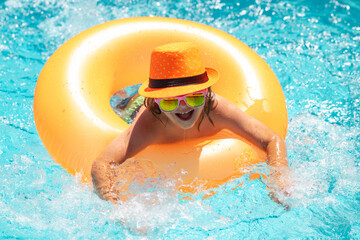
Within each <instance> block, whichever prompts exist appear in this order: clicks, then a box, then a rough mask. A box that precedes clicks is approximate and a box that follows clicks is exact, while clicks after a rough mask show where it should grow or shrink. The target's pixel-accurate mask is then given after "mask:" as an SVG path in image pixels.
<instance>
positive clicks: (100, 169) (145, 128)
mask: <svg viewBox="0 0 360 240" xmlns="http://www.w3.org/2000/svg"><path fill="white" fill-rule="evenodd" d="M154 126H155V127H154ZM155 128H156V124H155V123H154V120H153V116H152V115H151V113H149V112H148V111H146V110H145V111H144V109H142V110H141V112H140V113H139V117H138V118H137V119H135V121H134V123H133V124H132V125H131V126H130V127H129V128H128V129H127V130H126V131H124V132H123V133H122V134H120V135H119V136H117V137H116V138H115V139H114V140H113V141H112V142H111V143H110V144H109V145H108V146H107V147H106V148H105V150H104V151H103V152H102V153H101V154H100V156H99V157H98V158H97V159H96V160H95V161H94V163H93V165H92V169H91V175H92V179H93V183H94V187H95V190H96V192H97V193H98V194H99V196H100V197H101V198H103V199H105V200H107V201H112V202H113V203H116V201H117V195H116V194H114V193H113V190H114V187H115V183H116V178H117V177H118V176H117V174H116V168H117V167H118V166H119V165H120V164H122V163H123V162H125V160H126V159H128V158H130V157H132V156H134V155H135V154H136V153H138V152H139V151H141V150H142V149H144V148H145V147H146V146H148V145H150V144H152V143H154V142H155V141H156V140H157V134H156V131H155ZM144 133H146V134H144Z"/></svg>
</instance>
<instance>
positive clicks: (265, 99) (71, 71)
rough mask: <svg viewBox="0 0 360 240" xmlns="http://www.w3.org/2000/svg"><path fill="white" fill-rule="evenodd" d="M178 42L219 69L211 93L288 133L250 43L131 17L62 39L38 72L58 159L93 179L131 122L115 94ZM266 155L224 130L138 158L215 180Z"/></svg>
mask: <svg viewBox="0 0 360 240" xmlns="http://www.w3.org/2000/svg"><path fill="white" fill-rule="evenodd" d="M179 41H192V42H195V43H197V44H198V45H199V47H200V51H201V52H202V54H203V59H204V63H205V66H209V67H212V68H215V69H217V70H218V71H219V73H220V79H219V81H218V82H217V83H216V84H215V85H213V87H212V89H213V91H214V92H216V93H217V94H219V95H221V96H223V97H225V98H227V99H228V100H230V101H231V102H232V103H234V104H235V105H237V106H238V107H239V108H240V109H242V110H243V111H244V112H245V113H247V114H249V115H251V116H253V117H255V118H257V119H258V120H260V121H261V122H263V123H264V124H266V125H267V126H268V127H270V128H271V129H272V130H274V131H275V132H277V133H278V134H280V135H281V136H282V137H283V138H285V136H286V131H287V111H286V104H285V98H284V94H283V92H282V89H281V86H280V84H279V82H278V80H277V79H276V77H275V75H274V73H273V71H272V70H271V69H270V67H269V66H268V65H267V64H266V62H265V61H264V60H263V59H261V57H260V56H259V55H257V54H256V53H255V52H254V51H253V50H251V49H250V48H249V47H248V46H246V45H245V44H244V43H242V42H241V41H239V40H238V39H236V38H235V37H233V36H231V35H229V34H227V33H225V32H222V31H220V30H218V29H215V28H212V27H209V26H206V25H202V24H199V23H194V22H190V21H186V20H179V19H170V18H157V17H140V18H129V19H123V20H116V21H111V22H107V23H104V24H101V25H98V26H95V27H92V28H90V29H88V30H86V31H84V32H82V33H80V34H78V35H77V36H75V37H74V38H72V39H70V40H69V41H67V42H66V43H65V44H64V45H62V46H61V47H60V48H59V49H58V50H57V51H56V52H55V53H54V54H53V55H52V56H51V57H50V59H49V60H48V62H47V63H46V65H45V66H44V68H43V70H42V71H41V73H40V75H39V78H38V82H37V85H36V89H35V97H34V118H35V124H36V128H37V130H38V133H39V136H40V138H41V140H42V141H43V143H44V145H45V147H46V149H47V150H48V152H49V153H50V156H51V157H52V158H53V159H54V161H55V162H57V163H59V164H61V166H62V167H64V168H65V169H66V170H67V171H68V172H69V173H71V174H73V175H75V174H78V173H79V174H81V176H82V180H83V181H85V182H90V181H91V174H90V172H91V166H92V163H93V161H94V160H95V159H96V157H97V156H98V155H99V154H100V153H101V152H102V150H103V149H104V148H105V146H107V145H108V144H109V143H110V142H111V141H112V140H113V139H114V138H115V137H116V136H117V135H119V134H120V133H121V132H122V131H124V130H125V129H126V128H128V126H129V125H128V124H127V123H125V122H124V121H123V120H122V119H120V118H119V117H118V116H117V115H116V114H115V113H114V111H113V110H112V108H111V106H110V104H109V101H110V98H111V96H112V95H113V94H114V93H115V92H116V91H118V90H119V89H122V88H124V87H127V86H130V85H134V84H139V83H141V82H143V80H144V79H146V78H147V77H148V74H149V63H150V54H151V50H152V49H153V48H155V47H157V46H160V45H163V44H166V43H171V42H179ZM144 134H146V133H144ZM179 144H180V145H181V146H179ZM265 157H266V155H265V153H264V152H263V151H262V150H260V149H258V148H257V147H255V146H254V145H252V144H251V143H249V142H246V140H244V139H240V138H239V137H238V136H236V135H234V134H232V133H230V132H227V131H226V130H225V131H223V132H221V133H219V134H217V135H215V136H213V137H211V138H207V139H195V140H191V141H190V140H189V141H188V140H186V141H184V142H182V143H177V144H171V145H170V144H169V145H158V146H149V147H148V148H146V149H145V150H144V151H142V152H140V153H139V154H138V155H137V156H135V158H141V159H148V160H149V159H150V160H151V161H152V163H154V164H155V165H156V167H157V169H160V170H161V169H167V170H169V168H168V166H169V165H172V167H171V169H170V170H169V171H170V172H172V174H177V173H178V172H180V171H185V172H186V173H187V174H185V175H184V178H186V179H187V180H190V179H194V178H195V179H198V180H199V181H201V180H208V181H212V182H213V183H215V184H218V183H223V182H224V181H227V180H228V179H229V178H230V177H233V176H237V175H238V174H239V170H240V169H242V168H244V167H249V166H251V165H252V164H254V163H258V162H264V161H265ZM174 163H175V164H174ZM170 175H171V174H170ZM186 179H185V180H186Z"/></svg>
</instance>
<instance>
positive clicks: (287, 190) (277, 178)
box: [266, 169, 292, 210]
mask: <svg viewBox="0 0 360 240" xmlns="http://www.w3.org/2000/svg"><path fill="white" fill-rule="evenodd" d="M266 182H267V184H266V185H267V187H268V188H269V189H270V193H269V196H270V198H271V199H272V200H273V201H274V202H276V203H278V204H280V205H282V206H284V207H285V209H286V210H290V206H289V205H288V204H287V203H286V199H287V198H288V197H290V196H291V194H292V191H291V188H292V182H291V179H290V171H289V170H288V169H276V170H272V173H271V175H270V176H268V178H267V179H266Z"/></svg>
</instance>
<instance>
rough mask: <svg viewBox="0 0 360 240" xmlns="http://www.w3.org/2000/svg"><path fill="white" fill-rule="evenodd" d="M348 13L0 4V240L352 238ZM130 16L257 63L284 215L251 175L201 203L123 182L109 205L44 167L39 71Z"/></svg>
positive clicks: (356, 75) (354, 95) (200, 5)
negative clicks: (272, 107) (284, 113)
mask: <svg viewBox="0 0 360 240" xmlns="http://www.w3.org/2000/svg"><path fill="white" fill-rule="evenodd" d="M359 15H360V2H359V1H358V0H353V1H351V0H312V1H301V0H285V1H280V0H273V1H271V0H255V1H250V0H242V1H225V0H202V1H200V0H195V1H190V0H187V1H176V0H168V1H166V2H165V1H155V0H123V1H120V0H116V1H101V0H99V1H95V0H88V1H85V0H64V1H56V0H46V1H41V0H33V1H27V0H7V1H4V0H3V1H0V32H1V34H0V53H1V60H0V79H1V81H0V131H1V135H0V176H1V180H0V237H1V238H5V239H12V238H19V239H23V238H25V239H49V238H50V239H100V238H101V239H124V238H126V239H289V238H294V239H360V217H359V216H360V167H359V162H360V161H359V160H360V128H359V123H360V103H359V99H360V88H359V84H360V70H359V69H360V66H359V65H360V64H359V63H360V48H359V43H360V18H359ZM135 16H167V17H175V18H182V19H188V20H192V21H196V22H200V23H204V24H207V25H210V26H213V27H216V28H219V29H221V30H223V31H226V32H228V33H230V34H232V35H233V36H235V37H237V38H238V39H240V40H241V41H243V42H245V43H246V44H247V45H249V46H250V47H251V48H252V49H254V50H255V51H256V52H257V53H258V54H259V55H260V56H261V57H262V58H264V59H265V60H266V61H267V62H268V64H269V65H270V66H271V68H272V69H273V70H274V72H275V74H276V75H277V77H278V79H279V81H280V83H281V85H282V87H283V90H284V93H285V97H286V100H287V107H288V114H289V130H288V136H287V139H286V143H287V147H288V157H289V162H290V167H291V170H292V175H291V177H292V179H293V181H294V186H293V188H292V193H293V194H292V196H291V197H286V196H280V198H281V199H282V200H283V201H285V202H287V203H288V204H289V205H290V206H291V210H290V211H286V210H285V209H284V208H283V207H281V206H280V205H277V204H276V203H274V202H273V201H271V200H270V198H269V197H268V190H267V189H266V187H265V186H264V184H263V183H262V182H261V181H260V180H253V181H249V176H248V175H244V176H243V177H242V178H240V179H237V180H235V181H233V182H230V183H228V184H226V185H225V186H223V187H221V188H219V189H217V194H215V195H214V196H212V197H210V198H207V199H206V200H202V196H201V195H200V196H194V197H193V199H191V200H184V199H182V198H180V197H177V195H176V193H175V192H174V190H172V188H171V187H169V186H171V182H162V181H160V180H159V181H157V182H156V181H155V182H154V181H152V182H151V183H149V182H145V184H143V185H136V184H134V186H132V191H134V192H138V193H139V194H138V195H136V197H134V198H132V199H131V200H129V201H128V202H125V203H123V204H121V205H117V206H113V205H111V204H108V203H107V202H104V201H102V200H100V199H99V198H98V197H97V196H96V195H95V194H94V193H93V192H92V190H91V189H90V188H89V187H88V186H85V185H83V184H81V183H79V181H78V178H76V177H73V176H71V175H69V174H67V173H66V172H65V171H64V170H63V169H62V168H61V167H60V166H59V165H58V164H56V163H54V161H53V160H52V159H51V158H50V157H49V155H48V153H47V151H46V149H45V148H44V147H43V145H42V143H41V141H40V139H39V136H38V135H37V132H36V128H35V125H34V121H33V114H32V101H33V97H34V89H35V85H36V80H37V76H38V75H39V72H40V71H41V69H42V67H43V66H44V64H45V62H46V60H47V59H48V58H49V57H50V56H51V54H52V53H53V52H54V51H55V50H56V49H57V48H58V47H60V46H61V45H62V44H63V43H64V42H65V41H66V40H68V39H69V38H71V37H72V36H74V35H76V34H78V33H79V32H81V31H83V30H85V29H88V28H90V27H92V26H94V25H96V24H99V23H103V22H105V21H109V20H113V19H120V18H126V17H135ZM54 107H56V106H54ZM259 168H260V169H261V168H263V169H264V171H266V167H265V166H260V167H259ZM240 183H242V185H241V187H238V188H236V189H235V190H233V189H234V188H235V186H238V185H239V184H240Z"/></svg>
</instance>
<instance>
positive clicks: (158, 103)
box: [155, 89, 208, 112]
mask: <svg viewBox="0 0 360 240" xmlns="http://www.w3.org/2000/svg"><path fill="white" fill-rule="evenodd" d="M196 93H202V94H203V95H204V102H203V103H202V104H201V105H199V106H196V107H192V106H190V105H189V104H188V103H187V102H186V97H187V96H190V95H193V94H196ZM207 94H208V90H207V89H204V90H201V91H197V92H192V93H189V94H185V95H181V96H176V97H167V98H155V102H156V103H157V105H158V106H159V108H160V110H161V111H162V112H173V111H175V110H176V109H178V108H179V105H180V102H181V101H184V102H185V104H186V105H187V106H188V107H191V108H197V107H201V106H202V105H204V104H205V102H206V96H207ZM168 98H176V99H177V100H178V105H177V107H176V108H175V109H174V110H172V111H165V110H163V109H162V108H161V107H160V101H161V100H163V99H168Z"/></svg>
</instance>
